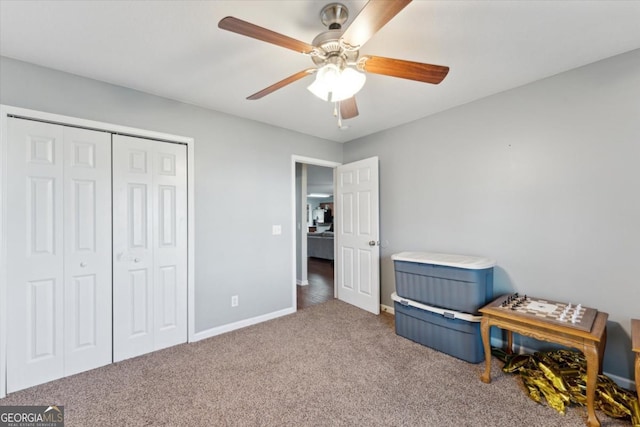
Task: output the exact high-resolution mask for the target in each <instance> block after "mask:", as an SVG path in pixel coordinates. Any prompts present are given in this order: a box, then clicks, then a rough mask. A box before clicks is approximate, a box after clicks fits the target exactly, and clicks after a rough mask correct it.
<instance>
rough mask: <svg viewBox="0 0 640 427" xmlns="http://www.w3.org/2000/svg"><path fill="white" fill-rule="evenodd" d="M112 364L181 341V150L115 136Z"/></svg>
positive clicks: (184, 300) (184, 332)
mask: <svg viewBox="0 0 640 427" xmlns="http://www.w3.org/2000/svg"><path fill="white" fill-rule="evenodd" d="M113 212H114V213H113V215H114V217H113V231H114V232H113V256H114V259H113V265H114V268H113V276H114V277H113V316H114V319H113V320H114V324H113V327H114V342H113V345H114V348H113V351H114V361H119V360H123V359H127V358H130V357H134V356H137V355H140V354H144V353H148V352H151V351H154V350H157V349H159V348H164V347H168V346H171V345H175V344H179V343H182V342H186V339H187V309H186V306H187V267H186V258H187V238H186V228H187V221H186V215H187V209H186V147H185V146H183V145H177V144H170V143H164V142H159V141H152V140H148V139H142V138H135V137H128V136H121V135H114V139H113Z"/></svg>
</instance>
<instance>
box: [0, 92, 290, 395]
mask: <svg viewBox="0 0 640 427" xmlns="http://www.w3.org/2000/svg"><path fill="white" fill-rule="evenodd" d="M9 117H18V118H23V119H31V120H37V121H42V122H49V123H55V124H59V125H64V126H72V127H79V128H86V129H93V130H100V131H106V132H110V133H115V134H123V135H131V136H137V137H141V138H148V139H154V140H159V141H164V142H173V143H179V144H185V145H186V146H187V209H188V212H187V240H188V241H187V317H188V319H187V340H188V342H192V341H195V310H194V307H195V203H194V196H195V156H194V150H195V140H194V139H193V138H191V137H186V136H180V135H172V134H168V133H163V132H156V131H151V130H145V129H139V128H133V127H129V126H121V125H116V124H112V123H106V122H99V121H94V120H86V119H81V118H78V117H71V116H64V115H60V114H53V113H47V112H43V111H37V110H31V109H27V108H20V107H14V106H10V105H5V104H0V171H1V173H0V271H1V272H2V273H0V398H3V397H5V396H6V391H7V389H6V384H7V381H6V370H7V355H6V351H7V342H6V335H7V334H6V332H7V330H6V328H7V318H6V313H7V310H6V300H7V299H6V296H7V275H6V271H7V269H6V267H7V256H6V254H7V238H6V231H5V230H6V229H7V224H6V218H7V215H6V213H7V209H8V206H7V201H6V197H7V185H8V177H7V125H8V118H9ZM294 178H295V163H294ZM294 192H295V182H294ZM294 196H295V194H294ZM294 222H295V215H294ZM294 243H295V237H294ZM294 278H295V263H294ZM294 301H295V288H294ZM294 307H295V306H294Z"/></svg>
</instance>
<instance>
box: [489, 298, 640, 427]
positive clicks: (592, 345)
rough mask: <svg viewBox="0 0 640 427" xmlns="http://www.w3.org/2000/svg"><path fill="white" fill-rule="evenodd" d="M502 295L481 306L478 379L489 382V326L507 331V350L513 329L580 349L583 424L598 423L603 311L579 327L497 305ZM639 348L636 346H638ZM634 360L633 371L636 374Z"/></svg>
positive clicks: (604, 340)
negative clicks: (584, 374)
mask: <svg viewBox="0 0 640 427" xmlns="http://www.w3.org/2000/svg"><path fill="white" fill-rule="evenodd" d="M504 298H505V297H504V296H501V297H500V298H498V299H496V300H495V301H493V302H492V303H490V304H488V305H486V306H484V307H482V308H481V309H480V312H481V313H482V320H481V323H480V330H481V333H482V343H483V345H484V354H485V371H484V373H483V374H482V376H481V377H480V379H481V380H482V381H483V382H485V383H490V382H491V342H490V339H491V338H490V334H489V332H490V329H491V326H497V327H498V328H501V329H504V330H506V331H507V344H508V347H509V348H507V351H508V352H511V351H512V348H511V346H512V343H513V335H512V334H513V332H516V333H518V334H521V335H526V336H528V337H533V338H536V339H539V340H543V341H548V342H553V343H558V344H562V345H565V346H567V347H571V348H575V349H578V350H580V351H582V352H583V353H584V355H585V357H586V359H587V416H588V419H587V425H588V426H589V427H599V426H600V421H598V417H597V416H596V412H595V406H594V402H595V394H596V383H597V379H598V374H599V373H602V358H603V357H604V348H605V346H606V343H607V318H608V317H609V315H608V314H607V313H603V312H601V311H600V312H598V313H597V315H596V317H595V319H594V321H593V326H592V327H591V330H590V331H583V330H580V329H576V328H572V327H571V326H563V325H559V324H557V323H553V322H549V321H548V320H545V319H543V318H538V317H536V316H527V315H524V314H521V313H519V312H515V311H511V310H505V309H502V308H500V304H501V303H502V301H503V300H504ZM639 351H640V350H639ZM637 366H638V365H637V364H636V374H637V372H638V371H637Z"/></svg>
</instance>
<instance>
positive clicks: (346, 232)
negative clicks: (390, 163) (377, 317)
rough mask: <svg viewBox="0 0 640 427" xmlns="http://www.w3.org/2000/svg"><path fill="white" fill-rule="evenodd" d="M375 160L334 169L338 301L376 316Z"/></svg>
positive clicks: (376, 174)
mask: <svg viewBox="0 0 640 427" xmlns="http://www.w3.org/2000/svg"><path fill="white" fill-rule="evenodd" d="M378 187H379V185H378V158H377V157H372V158H369V159H365V160H360V161H357V162H354V163H349V164H346V165H342V166H338V168H337V169H336V196H337V197H336V201H337V203H336V217H337V219H338V221H337V230H336V231H337V252H336V280H337V293H338V299H340V300H342V301H345V302H347V303H349V304H353V305H355V306H357V307H359V308H362V309H363V310H367V311H370V312H371V313H374V314H379V313H380V242H379V240H380V237H379V236H380V232H379V222H380V221H379V196H378V191H379V188H378Z"/></svg>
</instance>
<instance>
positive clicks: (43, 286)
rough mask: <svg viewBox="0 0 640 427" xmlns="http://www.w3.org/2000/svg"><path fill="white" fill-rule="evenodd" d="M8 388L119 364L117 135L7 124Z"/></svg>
mask: <svg viewBox="0 0 640 427" xmlns="http://www.w3.org/2000/svg"><path fill="white" fill-rule="evenodd" d="M7 141H8V143H7V177H8V184H9V185H8V186H7V199H6V200H7V224H8V227H7V252H6V253H7V276H6V277H7V300H8V304H7V320H8V324H9V326H8V328H7V391H8V392H12V391H16V390H20V389H23V388H26V387H30V386H32V385H36V384H40V383H43V382H47V381H50V380H53V379H56V378H60V377H63V376H66V375H71V374H74V373H77V372H81V371H85V370H87V369H91V368H95V367H98V366H102V365H105V364H107V363H110V362H111V360H112V354H111V352H112V337H111V326H112V318H111V306H112V304H111V284H112V280H111V135H110V134H109V133H105V132H100V131H93V130H85V129H77V128H71V127H65V126H61V125H56V124H49V123H41V122H37V121H31V120H24V119H19V118H9V119H8V121H7Z"/></svg>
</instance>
